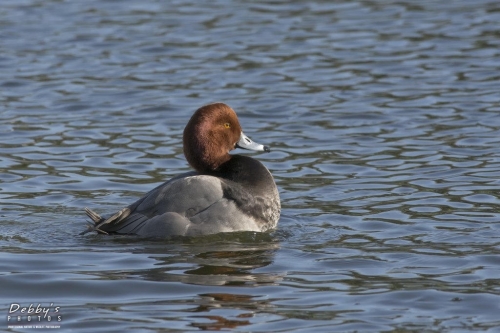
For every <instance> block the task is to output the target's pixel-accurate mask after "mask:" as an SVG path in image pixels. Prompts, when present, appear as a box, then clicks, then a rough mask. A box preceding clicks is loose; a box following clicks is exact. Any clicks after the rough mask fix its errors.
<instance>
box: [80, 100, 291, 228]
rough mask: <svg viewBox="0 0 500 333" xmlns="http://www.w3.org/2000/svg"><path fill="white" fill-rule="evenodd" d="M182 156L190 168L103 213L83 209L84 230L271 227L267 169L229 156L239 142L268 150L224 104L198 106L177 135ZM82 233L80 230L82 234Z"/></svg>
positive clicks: (274, 208) (274, 216)
mask: <svg viewBox="0 0 500 333" xmlns="http://www.w3.org/2000/svg"><path fill="white" fill-rule="evenodd" d="M183 145H184V155H185V156H186V160H187V161H188V163H189V164H190V165H191V166H192V167H193V168H194V169H195V170H196V171H191V172H187V173H184V174H181V175H179V176H177V177H174V178H172V179H171V180H169V181H167V182H166V183H164V184H162V185H160V186H158V187H156V188H154V189H153V190H151V191H150V192H149V193H147V194H146V195H145V196H144V197H142V198H141V199H139V200H137V201H136V202H135V203H133V204H131V205H130V206H128V207H126V208H123V209H122V210H120V211H119V212H117V213H116V214H114V215H112V216H111V217H109V218H103V217H101V216H100V215H99V214H97V213H96V212H94V211H92V210H91V209H89V208H85V212H86V214H87V216H88V217H89V218H90V219H91V220H92V221H93V222H94V224H91V225H90V227H89V230H87V231H85V232H89V231H97V232H100V233H105V234H109V233H116V234H136V235H140V236H147V237H149V236H154V237H166V236H174V235H182V236H195V235H207V234H214V233H218V232H232V231H245V230H247V231H266V230H269V229H272V228H275V227H276V225H277V223H278V219H279V217H280V211H281V204H280V198H279V194H278V189H277V188H276V184H275V183H274V179H273V176H272V175H271V173H270V172H269V170H268V169H267V168H266V167H265V166H264V165H263V164H262V163H260V162H259V161H257V160H255V159H253V158H251V157H248V156H242V155H230V154H229V151H231V150H233V149H235V148H237V147H239V148H244V149H251V150H257V151H267V152H268V151H270V150H269V148H268V147H267V146H263V145H261V144H257V143H255V142H253V141H252V140H250V138H248V137H247V136H246V135H245V134H243V131H242V130H241V126H240V123H239V121H238V117H237V116H236V113H235V112H234V111H233V109H231V108H230V107H229V106H228V105H226V104H224V103H214V104H209V105H205V106H203V107H201V108H199V109H198V110H197V111H196V112H195V113H194V114H193V116H192V117H191V119H190V120H189V122H188V124H187V125H186V128H185V129H184V135H183ZM85 232H84V233H85Z"/></svg>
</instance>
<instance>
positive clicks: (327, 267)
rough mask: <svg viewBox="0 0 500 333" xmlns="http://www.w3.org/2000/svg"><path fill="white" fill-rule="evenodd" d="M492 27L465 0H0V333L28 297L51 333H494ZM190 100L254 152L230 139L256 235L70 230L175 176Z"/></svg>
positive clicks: (498, 55) (495, 83)
mask: <svg viewBox="0 0 500 333" xmlns="http://www.w3.org/2000/svg"><path fill="white" fill-rule="evenodd" d="M499 21H500V5H499V4H498V2H496V1H488V0H479V1H473V2H471V1H465V0H463V1H451V2H443V1H421V2H414V1H334V2H331V1H319V0H318V1H312V2H311V1H310V2H308V3H304V2H302V1H288V2H274V1H260V2H245V1H233V2H229V1H222V0H221V1H211V2H203V3H201V2H195V1H192V2H189V1H168V2H164V1H154V0H147V1H141V2H136V1H131V0H129V1H120V2H116V1H69V2H65V1H56V0H44V1H42V0H23V1H11V2H5V3H3V4H2V5H1V7H0V40H1V43H0V230H1V232H0V247H1V250H0V295H1V297H0V300H1V302H0V312H1V313H2V316H3V318H4V320H3V321H2V323H1V324H0V325H2V326H1V327H2V329H4V330H8V331H13V332H21V331H23V332H24V331H27V330H28V329H23V328H17V327H16V328H8V325H9V323H8V322H7V315H8V310H9V307H10V306H11V304H12V303H18V304H20V305H22V306H29V305H30V304H32V303H33V304H34V305H37V304H41V305H42V306H45V307H48V306H51V304H53V307H55V306H60V310H61V313H62V321H61V322H59V323H54V325H60V326H61V330H60V331H66V330H68V331H69V330H74V331H78V332H110V331H123V330H125V329H127V332H129V331H130V332H157V331H165V330H167V331H179V332H185V331H199V330H236V331H253V332H269V331H276V332H292V331H293V332H311V331H312V330H314V331H318V332H331V331H335V332H377V331H380V332H382V331H383V332H396V331H397V332H469V331H481V332H483V331H490V332H495V331H499V330H500V319H499V317H498V314H499V313H500V280H499V276H500V256H499V254H500V238H499V236H498V235H499V233H500V224H499V223H498V221H499V220H500V214H499V212H498V204H499V203H500V201H499V199H498V191H499V189H500V181H499V176H500V151H499V148H498V147H499V144H500V116H499V112H500V95H499V94H498V87H499V81H500V74H499V73H500V51H499V50H500V38H499V36H500V28H499V26H498V22H499ZM213 101H223V102H226V103H227V104H229V105H231V106H232V107H233V108H234V109H235V110H236V111H237V113H238V115H239V118H240V122H241V123H242V126H243V128H244V130H245V133H246V134H248V135H249V136H250V137H252V138H253V139H254V140H255V141H257V142H260V143H263V144H268V145H270V146H271V147H272V148H273V151H272V152H271V153H269V154H257V153H250V154H252V156H253V157H255V158H257V159H259V160H261V161H262V162H263V163H264V164H265V165H266V166H267V167H268V168H269V169H270V170H271V172H272V173H273V175H274V177H275V179H276V182H277V184H278V187H279V190H280V194H281V198H282V206H283V211H282V217H281V220H280V223H279V227H278V229H277V230H276V231H273V232H271V233H265V234H254V233H236V234H229V235H212V236H207V237H201V238H194V239H193V238H187V239H185V238H180V239H173V240H168V241H167V240H154V239H139V238H136V237H130V236H116V237H106V236H104V235H93V234H87V235H79V232H80V231H82V230H83V229H84V228H85V216H84V214H83V208H84V207H87V206H88V207H92V208H93V209H95V210H96V211H98V212H100V213H103V214H106V213H111V212H114V211H116V210H117V209H119V208H121V207H123V206H125V205H128V204H129V203H131V202H133V201H135V200H136V199H137V198H139V197H140V196H141V195H142V194H143V193H145V192H146V191H148V190H150V189H152V188H153V187H154V186H156V185H158V184H160V183H162V182H164V181H165V180H167V179H169V178H171V177H172V176H174V175H177V174H179V173H182V172H185V171H188V170H189V166H188V165H187V163H186V161H185V159H184V157H183V154H182V144H181V140H182V130H183V128H184V125H185V124H186V122H187V120H188V119H189V117H190V116H191V114H192V113H193V112H194V110H196V109H197V108H198V107H200V106H201V105H203V104H206V103H210V102H213ZM243 153H245V152H243ZM23 320H24V319H23ZM41 324H43V325H46V324H49V323H48V322H47V321H42V322H41ZM50 324H52V322H51V323H50ZM28 331H29V330H28Z"/></svg>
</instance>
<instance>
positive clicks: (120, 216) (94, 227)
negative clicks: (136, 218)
mask: <svg viewBox="0 0 500 333" xmlns="http://www.w3.org/2000/svg"><path fill="white" fill-rule="evenodd" d="M85 214H87V216H88V217H89V218H90V219H91V220H92V222H94V223H93V224H92V223H91V222H88V225H87V230H85V231H83V232H81V233H80V235H84V234H86V233H88V232H92V231H96V232H98V233H101V234H106V235H107V234H108V233H107V232H106V231H104V230H102V229H101V226H103V225H105V224H114V223H118V222H120V221H122V220H124V219H125V218H126V217H128V216H129V215H130V209H129V208H123V209H122V210H120V211H119V212H118V213H116V214H114V215H113V216H111V217H109V218H107V219H105V218H103V217H102V216H101V215H99V214H97V213H96V212H94V211H93V210H92V209H90V208H87V207H85Z"/></svg>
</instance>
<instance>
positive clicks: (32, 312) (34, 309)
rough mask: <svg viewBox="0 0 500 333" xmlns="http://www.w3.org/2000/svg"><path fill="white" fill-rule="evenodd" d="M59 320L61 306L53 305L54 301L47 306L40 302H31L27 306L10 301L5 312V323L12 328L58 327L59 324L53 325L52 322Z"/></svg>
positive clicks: (60, 317)
mask: <svg viewBox="0 0 500 333" xmlns="http://www.w3.org/2000/svg"><path fill="white" fill-rule="evenodd" d="M61 321H62V313H61V307H60V306H54V303H50V306H48V307H45V306H42V304H40V303H38V304H36V305H35V304H33V303H31V304H30V305H29V306H22V305H21V304H19V303H12V304H10V307H9V311H8V314H7V323H8V325H9V327H12V328H14V327H16V328H18V327H24V328H60V326H59V325H53V323H60V322H61ZM48 324H50V325H48Z"/></svg>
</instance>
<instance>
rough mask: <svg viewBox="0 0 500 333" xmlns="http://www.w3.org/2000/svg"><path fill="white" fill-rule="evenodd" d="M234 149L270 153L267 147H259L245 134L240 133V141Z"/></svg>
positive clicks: (259, 145)
mask: <svg viewBox="0 0 500 333" xmlns="http://www.w3.org/2000/svg"><path fill="white" fill-rule="evenodd" d="M236 147H238V148H242V149H248V150H257V151H265V152H270V151H271V149H269V147H268V146H264V145H261V144H260V143H257V142H253V141H252V139H250V138H249V137H248V136H246V135H245V133H243V132H241V136H240V140H239V141H238V142H237V143H236Z"/></svg>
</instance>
